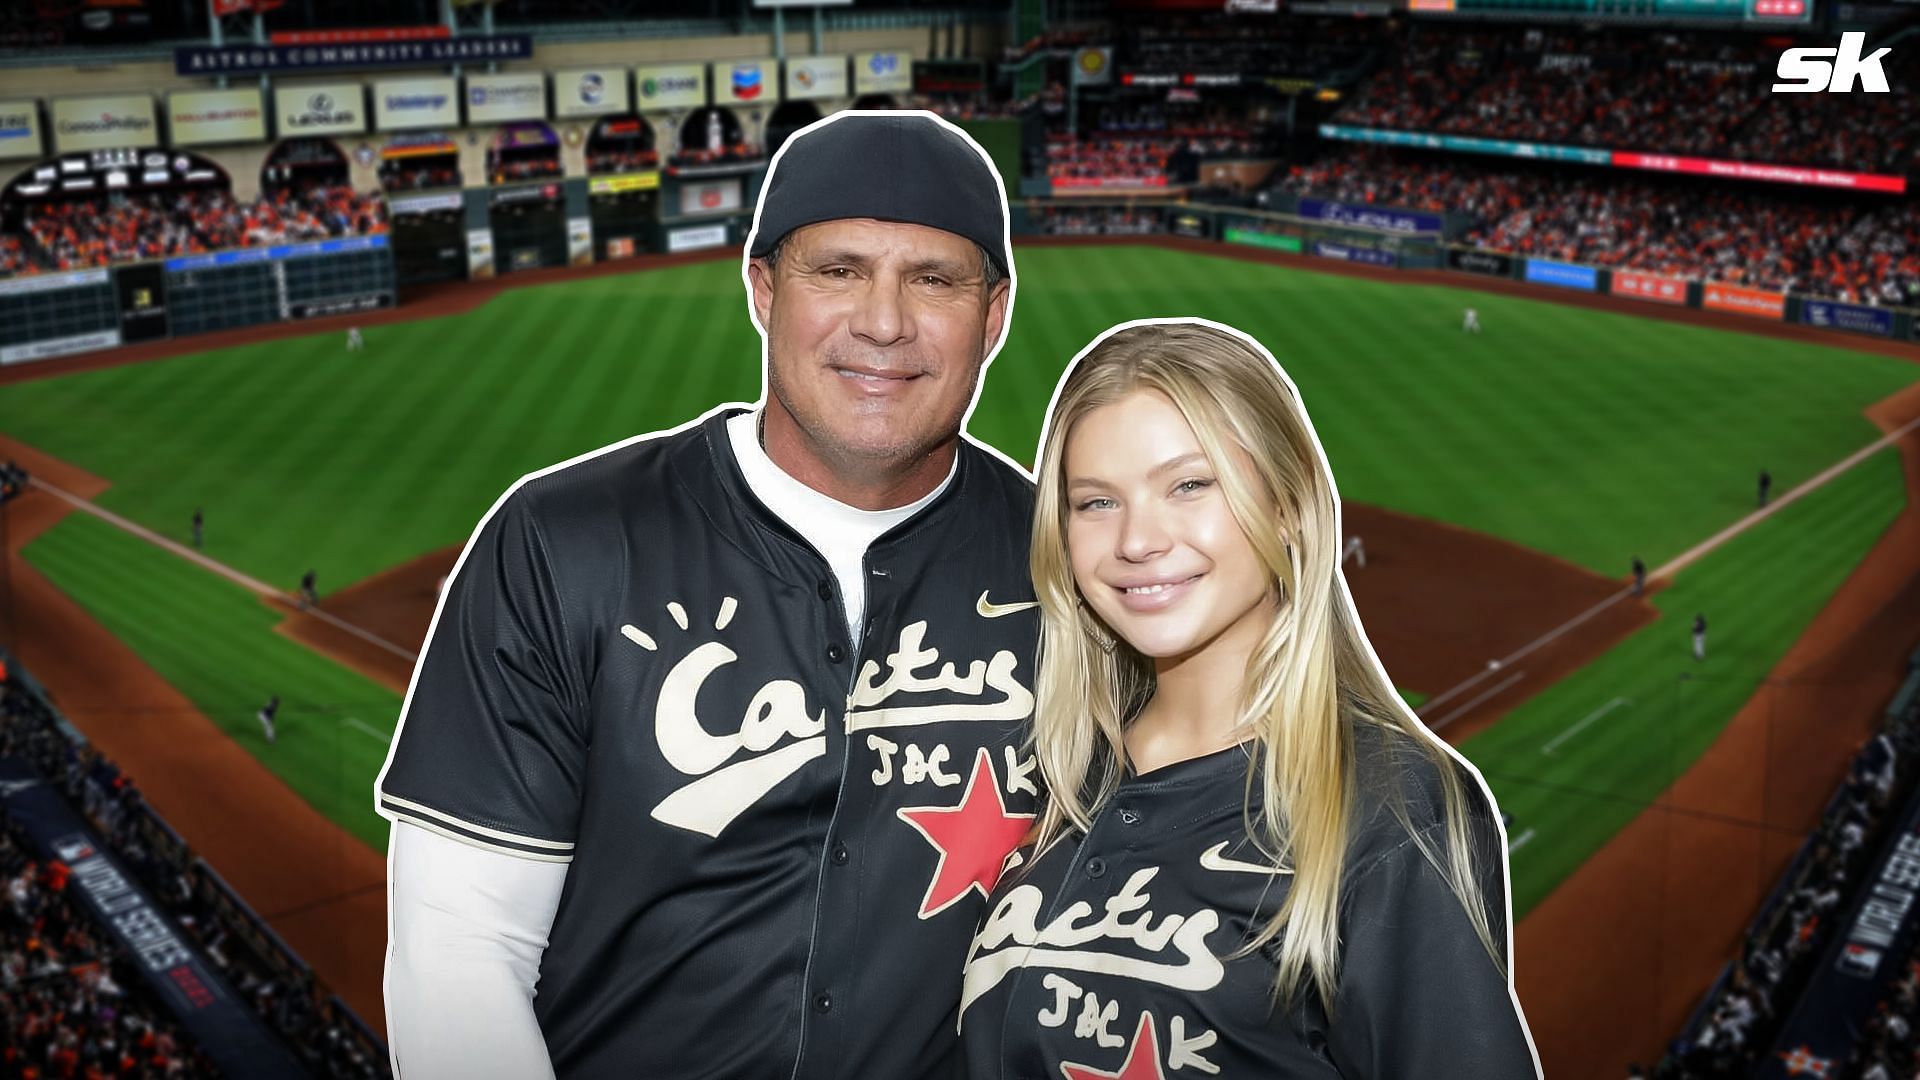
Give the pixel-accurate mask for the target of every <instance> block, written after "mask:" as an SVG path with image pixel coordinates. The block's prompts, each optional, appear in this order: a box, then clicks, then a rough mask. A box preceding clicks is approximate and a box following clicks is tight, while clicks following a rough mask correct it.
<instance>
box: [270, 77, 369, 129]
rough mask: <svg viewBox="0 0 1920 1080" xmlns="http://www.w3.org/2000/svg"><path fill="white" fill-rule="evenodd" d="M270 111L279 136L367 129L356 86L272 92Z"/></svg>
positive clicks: (359, 94) (331, 84)
mask: <svg viewBox="0 0 1920 1080" xmlns="http://www.w3.org/2000/svg"><path fill="white" fill-rule="evenodd" d="M273 111H274V115H275V116H276V117H277V118H278V121H279V123H278V131H279V134H280V135H281V136H282V137H291V136H295V135H341V134H353V133H355V132H361V131H365V130H367V110H366V101H365V99H364V96H363V94H362V91H361V89H360V84H359V83H328V84H326V85H324V86H282V87H280V88H278V89H276V90H275V91H274V92H273Z"/></svg>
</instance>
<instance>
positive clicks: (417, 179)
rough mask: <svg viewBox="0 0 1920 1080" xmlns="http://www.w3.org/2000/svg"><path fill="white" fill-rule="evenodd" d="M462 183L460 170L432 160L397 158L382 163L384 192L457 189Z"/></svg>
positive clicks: (381, 182)
mask: <svg viewBox="0 0 1920 1080" xmlns="http://www.w3.org/2000/svg"><path fill="white" fill-rule="evenodd" d="M449 156H451V155H449ZM462 183H463V180H462V179H461V176H460V170H459V169H457V168H455V167H453V166H451V165H442V164H437V163H435V162H434V161H432V160H430V159H408V158H396V159H394V160H392V161H384V162H381V163H380V190H382V191H388V192H393V191H427V190H429V189H432V188H457V187H459V186H460V185H461V184H462Z"/></svg>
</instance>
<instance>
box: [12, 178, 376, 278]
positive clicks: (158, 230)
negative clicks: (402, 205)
mask: <svg viewBox="0 0 1920 1080" xmlns="http://www.w3.org/2000/svg"><path fill="white" fill-rule="evenodd" d="M386 228H387V220H386V203H385V202H384V201H383V200H382V199H381V198H380V197H379V196H378V195H370V194H360V193H356V192H355V191H354V190H353V189H352V188H349V187H315V188H308V189H306V190H304V191H299V192H294V191H290V190H286V189H282V190H279V191H276V192H273V193H270V194H263V195H262V196H260V197H259V198H257V199H254V200H252V201H250V202H244V203H243V202H239V201H237V200H235V199H234V198H233V196H232V195H231V194H230V193H228V192H224V191H217V192H184V193H181V194H177V195H160V194H149V195H115V196H112V197H110V198H107V199H104V200H100V199H94V200H86V201H79V202H57V203H42V204H36V205H31V206H29V207H28V208H27V210H26V213H25V217H24V220H23V231H24V232H25V234H26V235H25V237H24V238H22V237H8V238H7V239H8V240H11V241H14V243H11V244H7V245H5V246H4V247H0V266H4V268H5V269H6V271H7V272H8V273H13V274H19V273H30V272H33V271H58V270H81V269H86V268H89V267H96V266H108V265H112V264H114V263H122V262H135V261H139V260H142V259H162V258H168V257H171V256H175V255H191V254H198V253H202V252H209V251H227V250H231V249H234V248H246V247H257V246H261V245H269V244H283V243H297V242H300V241H305V240H324V239H328V238H330V237H336V236H363V235H367V234H371V233H378V232H385V231H386Z"/></svg>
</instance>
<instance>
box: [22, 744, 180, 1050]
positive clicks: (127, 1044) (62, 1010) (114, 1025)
mask: <svg viewBox="0 0 1920 1080" xmlns="http://www.w3.org/2000/svg"><path fill="white" fill-rule="evenodd" d="M5 742H6V737H5V735H4V733H0V751H4V749H5ZM71 875H72V872H71V871H70V870H69V869H68V867H67V866H66V865H65V864H64V863H62V862H60V861H59V860H58V859H47V860H37V859H34V858H32V857H31V856H30V855H29V854H28V852H27V848H26V846H25V843H24V841H23V838H22V837H21V836H20V835H19V832H18V828H17V826H15V825H14V823H13V822H12V821H11V820H10V819H8V818H6V817H5V816H4V815H0V890H4V902H0V1074H4V1075H6V1076H9V1077H35V1078H38V1077H48V1078H54V1077H60V1078H67V1077H86V1078H88V1080H94V1078H101V1080H104V1078H107V1077H116V1078H119V1077H125V1078H159V1077H184V1076H212V1075H215V1070H214V1068H213V1065H212V1063H211V1062H210V1061H208V1060H207V1059H206V1057H205V1056H204V1055H203V1054H202V1053H201V1052H200V1049H199V1047H198V1046H197V1045H196V1044H195V1043H194V1042H193V1040H192V1039H190V1038H188V1037H187V1036H185V1035H184V1034H182V1033H181V1032H180V1031H179V1030H178V1029H177V1028H176V1027H175V1025H174V1023H173V1022H172V1020H171V1019H170V1018H169V1016H168V1013H167V1010H166V1007H165V1006H164V1005H162V1004H161V1003H160V1002H159V1001H158V1000H157V998H156V997H155V995H154V993H153V991H152V990H151V989H150V988H149V987H148V986H147V984H146V982H145V981H144V979H143V978H142V977H141V975H140V973H139V972H138V970H136V968H135V967H134V964H135V961H134V960H133V958H132V957H131V956H130V955H129V954H128V953H127V951H126V949H124V948H123V947H121V946H120V945H118V944H117V943H115V942H113V941H112V940H110V939H108V938H107V937H106V936H105V935H103V934H101V933H100V932H99V931H98V929H97V928H96V927H95V925H94V924H93V923H92V922H91V920H89V919H88V918H87V916H86V915H85V914H84V913H82V912H81V911H80V910H79V909H78V908H77V906H76V905H75V902H74V900H73V899H72V897H71V896H70V895H69V894H68V892H67V885H68V882H69V880H70V879H71Z"/></svg>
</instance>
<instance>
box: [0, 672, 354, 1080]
mask: <svg viewBox="0 0 1920 1080" xmlns="http://www.w3.org/2000/svg"><path fill="white" fill-rule="evenodd" d="M71 731H72V729H71V728H70V727H68V726H66V725H65V724H64V722H63V721H62V720H61V719H60V718H59V716H58V714H57V713H56V712H55V711H54V709H53V707H52V706H51V705H50V704H49V703H48V702H47V701H46V699H45V698H44V697H42V696H41V695H40V694H39V692H38V691H37V690H35V689H34V688H32V687H31V686H29V685H27V684H26V683H25V682H24V681H23V680H22V679H21V678H20V677H19V669H18V667H17V665H14V664H13V660H12V658H11V657H0V757H13V758H18V759H20V760H23V761H25V762H27V763H29V764H30V765H32V767H33V768H34V770H35V771H36V772H38V773H39V774H40V775H41V776H42V777H43V778H45V779H46V780H47V781H48V782H49V783H50V784H52V785H54V786H57V787H58V788H59V789H60V790H61V791H62V792H63V793H64V794H65V796H66V798H67V801H68V802H69V803H70V804H71V805H73V806H74V807H75V808H76V809H77V810H79V811H80V812H81V814H82V815H83V816H84V817H85V818H86V820H87V822H88V823H89V824H90V825H91V826H92V827H93V828H94V830H95V831H96V832H97V833H98V834H99V835H100V836H102V837H104V838H106V845H107V847H108V849H110V850H111V851H112V852H113V854H114V855H115V856H116V857H117V858H118V859H119V861H120V862H121V863H122V865H124V866H126V867H127V868H129V869H130V870H131V871H132V872H133V875H134V877H135V878H136V879H137V880H138V881H139V882H140V884H141V885H143V886H144V887H145V888H146V889H147V891H148V892H149V893H150V894H151V895H152V896H153V897H154V899H155V900H156V901H157V902H158V903H159V904H160V905H161V906H162V907H163V908H164V909H165V910H166V911H167V913H168V915H170V916H171V917H172V919H173V921H174V922H175V923H176V924H177V925H178V926H179V927H180V929H181V930H183V931H184V932H185V933H186V934H187V936H188V937H190V938H191V939H193V941H194V942H195V944H197V945H198V946H199V947H200V951H201V952H202V953H203V954H204V955H205V956H206V957H207V958H208V959H209V960H210V961H211V962H212V963H213V964H214V966H215V967H216V968H217V969H218V970H219V971H220V973H221V974H222V975H223V976H225V978H226V979H227V981H228V982H229V983H231V984H232V985H233V987H234V989H235V990H237V991H238V992H239V994H240V995H241V997H242V998H244V999H246V1000H247V1001H249V1002H251V1003H252V1005H253V1006H254V1008H255V1009H256V1011H258V1012H259V1013H260V1015H261V1016H262V1017H263V1018H264V1019H265V1020H266V1021H267V1023H268V1025H269V1026H270V1027H271V1028H272V1029H273V1030H275V1031H277V1032H278V1033H279V1034H280V1035H281V1036H282V1037H283V1038H284V1039H285V1040H286V1042H287V1043H288V1045H289V1046H290V1047H292V1048H293V1049H294V1050H295V1052H296V1053H297V1054H298V1055H299V1056H300V1058H301V1059H302V1060H304V1061H305V1063H306V1065H307V1067H308V1068H309V1069H310V1070H312V1071H313V1073H314V1075H316V1076H321V1077H326V1078H329V1080H375V1078H377V1077H380V1076H383V1075H385V1073H386V1056H385V1052H384V1050H383V1049H382V1048H380V1046H379V1044H378V1043H377V1042H376V1041H375V1040H374V1039H373V1037H372V1035H371V1034H369V1033H368V1032H367V1031H366V1029H365V1028H364V1026H362V1025H361V1024H360V1022H359V1021H358V1019H357V1018H355V1017H354V1016H353V1015H352V1013H350V1012H349V1011H348V1010H347V1009H346V1008H345V1006H344V1005H341V1004H340V1003H339V1002H338V1001H337V999H332V998H329V997H328V996H327V995H326V994H325V992H324V990H323V989H322V988H321V987H319V985H318V984H317V983H316V981H315V980H314V978H313V975H312V973H311V972H310V971H309V970H308V969H307V968H306V966H305V965H304V964H303V963H301V962H300V961H299V960H298V959H297V958H295V957H294V956H293V955H292V953H291V952H290V951H288V950H287V949H286V947H285V946H284V945H283V944H281V943H280V941H279V939H278V937H276V936H275V935H274V934H273V932H272V931H271V930H270V929H268V928H267V927H266V926H265V925H264V924H262V923H260V922H259V920H258V917H257V916H256V915H255V914H254V913H253V912H252V910H251V909H249V908H247V907H246V905H245V904H244V903H242V902H241V901H240V900H239V899H238V898H237V897H236V896H235V895H234V894H233V893H232V891H231V890H229V889H228V888H227V887H226V885H225V884H224V883H223V882H221V881H220V880H219V878H218V877H217V875H215V874H214V873H213V871H212V870H211V869H210V868H208V867H207V866H206V864H205V863H203V862H201V861H200V860H199V859H198V858H196V857H195V856H194V854H193V852H192V851H191V850H190V849H189V848H188V847H187V845H186V843H185V842H184V841H182V840H181V839H180V837H179V836H178V835H177V834H175V833H174V832H173V830H172V829H171V828H169V827H168V826H167V825H166V823H165V822H164V821H162V820H161V819H159V818H158V817H157V816H155V815H154V814H153V812H152V811H150V810H149V809H148V808H147V806H146V803H145V801H144V800H143V799H142V798H141V796H140V790H139V788H138V786H137V785H135V784H134V782H133V780H132V778H130V777H128V776H126V775H125V774H123V773H122V772H121V771H120V770H119V768H118V767H117V766H115V765H114V764H113V762H111V761H110V760H107V759H106V758H105V757H103V756H101V755H100V754H99V753H98V752H97V751H96V750H94V749H93V748H92V747H91V746H89V745H87V744H85V743H83V742H79V741H77V740H76V738H75V737H74V736H73V735H70V734H69V732H71ZM0 832H3V830H0ZM25 850H26V849H25V847H24V845H23V844H22V842H21V841H20V840H19V838H18V837H15V836H11V835H4V836H0V878H3V879H4V880H5V882H6V886H5V887H6V896H5V897H4V901H5V903H4V904H0V908H3V909H4V910H0V1036H11V1037H10V1038H8V1037H0V1065H5V1064H7V1058H6V1057H5V1056H4V1054H5V1048H6V1047H7V1046H11V1047H13V1048H14V1049H15V1050H20V1049H21V1048H26V1049H27V1050H28V1051H30V1052H31V1053H32V1054H38V1055H40V1056H41V1058H42V1059H43V1060H41V1061H25V1062H23V1064H28V1065H40V1066H42V1067H43V1068H45V1069H46V1070H47V1071H45V1072H43V1073H41V1075H44V1076H80V1075H96V1074H94V1073H83V1072H77V1071H68V1070H66V1069H65V1067H64V1065H63V1064H62V1063H64V1062H67V1061H69V1060H77V1061H79V1063H80V1064H82V1065H85V1064H88V1063H90V1062H91V1061H93V1060H95V1059H96V1057H97V1052H100V1047H101V1046H103V1045H106V1040H108V1039H111V1040H112V1042H111V1045H112V1046H113V1047H118V1048H120V1049H122V1050H124V1049H126V1048H127V1047H128V1046H131V1047H134V1048H136V1049H137V1050H139V1053H138V1054H136V1063H135V1066H134V1071H129V1072H119V1071H115V1068H117V1058H115V1059H114V1060H115V1061H116V1065H115V1068H109V1069H106V1070H104V1071H101V1072H99V1073H97V1075H101V1076H139V1077H144V1076H156V1077H158V1076H169V1077H171V1076H181V1075H193V1076H212V1075H216V1073H215V1071H214V1070H213V1068H212V1066H211V1065H209V1064H205V1063H204V1062H199V1061H198V1060H197V1057H196V1055H197V1054H198V1053H199V1051H197V1050H196V1049H194V1048H193V1047H192V1046H191V1044H190V1040H188V1039H187V1037H186V1036H185V1035H183V1034H180V1033H178V1032H177V1031H176V1030H175V1028H174V1027H173V1025H172V1024H171V1021H170V1020H168V1019H167V1017H168V1014H167V1012H166V1008H165V1006H164V1005H162V1004H160V1003H159V1002H158V1001H157V1000H156V999H154V998H152V996H151V995H150V994H147V993H146V992H145V991H144V990H143V987H144V985H145V984H144V982H143V980H142V977H141V976H140V975H139V973H138V972H137V971H136V970H134V969H133V967H132V966H131V965H132V960H131V958H129V957H128V956H126V955H125V953H124V952H122V951H120V950H119V949H118V948H117V947H116V946H114V945H113V944H112V943H111V942H109V941H108V940H107V939H106V938H105V936H104V935H102V934H100V933H98V932H97V931H96V929H95V928H94V927H93V926H92V925H91V924H90V923H88V922H87V920H86V917H85V916H84V915H83V914H81V913H79V911H78V909H76V908H74V907H72V906H71V905H69V904H67V902H66V901H64V900H62V899H61V898H60V897H59V895H58V894H59V892H60V889H61V884H60V883H61V882H63V881H64V874H65V868H64V867H63V866H61V865H60V864H59V863H58V862H57V861H49V862H46V863H36V862H34V861H33V860H32V859H30V858H28V857H27V856H26V855H25V854H24V852H25ZM120 1014H126V1015H128V1016H131V1017H132V1018H133V1019H132V1020H129V1021H127V1022H126V1023H124V1024H119V1026H117V1027H116V1026H112V1025H114V1024H118V1023H119V1022H118V1021H117V1020H116V1017H117V1016H118V1015H120ZM63 1048H64V1049H63ZM56 1053H57V1054H58V1055H59V1060H58V1061H57V1062H56V1061H54V1060H51V1059H48V1058H47V1055H51V1054H56ZM143 1070H144V1071H143ZM4 1075H7V1076H20V1075H24V1074H23V1073H21V1072H19V1071H13V1070H12V1069H11V1068H9V1069H8V1071H6V1072H5V1073H4Z"/></svg>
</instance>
